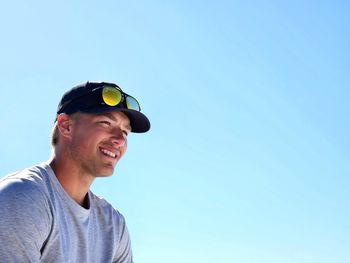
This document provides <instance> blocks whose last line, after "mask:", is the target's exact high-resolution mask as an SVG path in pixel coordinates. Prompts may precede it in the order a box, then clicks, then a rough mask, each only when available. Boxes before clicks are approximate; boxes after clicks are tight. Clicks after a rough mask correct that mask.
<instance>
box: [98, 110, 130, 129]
mask: <svg viewBox="0 0 350 263" xmlns="http://www.w3.org/2000/svg"><path fill="white" fill-rule="evenodd" d="M98 115H99V116H105V117H107V118H109V119H111V120H112V121H115V122H117V121H118V119H117V118H116V117H114V115H113V114H112V113H110V112H104V113H99V114H98ZM129 121H130V120H129ZM125 128H126V129H128V130H129V131H131V130H132V128H131V125H129V124H128V125H126V126H125Z"/></svg>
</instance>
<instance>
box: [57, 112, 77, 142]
mask: <svg viewBox="0 0 350 263" xmlns="http://www.w3.org/2000/svg"><path fill="white" fill-rule="evenodd" d="M72 123H73V119H72V118H71V117H70V116H69V115H67V114H65V113H61V114H59V115H58V116H57V127H58V130H59V131H60V133H61V135H62V137H65V138H69V137H71V132H72Z"/></svg>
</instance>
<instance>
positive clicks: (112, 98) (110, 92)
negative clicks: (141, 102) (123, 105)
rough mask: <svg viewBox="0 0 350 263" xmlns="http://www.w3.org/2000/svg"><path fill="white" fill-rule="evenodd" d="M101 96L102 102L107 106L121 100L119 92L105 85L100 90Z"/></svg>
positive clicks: (114, 104) (116, 103)
mask: <svg viewBox="0 0 350 263" xmlns="http://www.w3.org/2000/svg"><path fill="white" fill-rule="evenodd" d="M102 98H103V101H104V103H106V104H107V105H109V106H116V105H118V104H119V103H120V101H121V100H122V94H121V92H120V91H119V90H118V89H116V88H113V87H105V88H103V90H102Z"/></svg>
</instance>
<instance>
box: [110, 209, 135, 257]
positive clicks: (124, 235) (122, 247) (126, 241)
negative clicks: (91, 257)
mask: <svg viewBox="0 0 350 263" xmlns="http://www.w3.org/2000/svg"><path fill="white" fill-rule="evenodd" d="M117 215H118V217H117V219H116V223H117V225H118V226H117V229H118V232H119V237H120V238H119V242H118V246H117V247H118V248H117V250H116V254H115V257H114V260H113V263H133V262H134V261H133V256H132V250H131V242H130V236H129V231H128V228H127V226H126V223H125V219H124V217H123V215H122V214H120V213H119V212H117Z"/></svg>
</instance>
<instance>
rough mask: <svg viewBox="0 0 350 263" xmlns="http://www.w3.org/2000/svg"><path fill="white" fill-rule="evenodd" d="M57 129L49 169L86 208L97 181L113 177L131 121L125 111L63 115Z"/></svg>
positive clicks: (124, 146) (124, 150) (58, 121)
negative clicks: (57, 134)
mask: <svg viewBox="0 0 350 263" xmlns="http://www.w3.org/2000/svg"><path fill="white" fill-rule="evenodd" d="M57 126H58V129H59V133H60V134H59V140H58V143H57V145H56V146H55V148H54V151H53V155H52V157H51V160H50V166H51V167H52V169H53V171H54V172H55V175H56V177H57V179H58V180H59V182H60V183H61V185H62V187H63V188H64V189H65V191H66V192H67V193H68V194H69V195H70V196H71V197H72V198H73V199H74V200H75V201H76V202H77V203H79V204H80V205H81V206H84V207H86V206H87V204H86V203H85V200H86V196H87V192H88V191H89V188H90V186H91V184H92V183H93V181H94V180H95V178H96V177H106V176H110V175H112V174H113V171H114V168H115V166H116V164H117V163H118V161H119V160H120V159H121V157H122V156H123V155H124V153H125V152H126V149H127V136H128V134H129V133H130V131H131V127H130V121H129V118H128V117H127V116H126V115H125V114H124V113H122V112H110V113H104V114H87V113H75V114H73V115H67V114H65V113H62V114H60V115H59V116H58V117H57ZM106 151H109V152H111V153H113V154H114V155H115V156H109V155H108V154H106Z"/></svg>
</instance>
